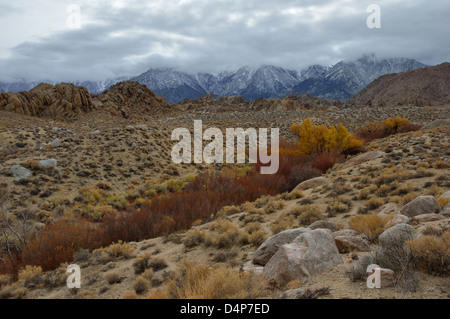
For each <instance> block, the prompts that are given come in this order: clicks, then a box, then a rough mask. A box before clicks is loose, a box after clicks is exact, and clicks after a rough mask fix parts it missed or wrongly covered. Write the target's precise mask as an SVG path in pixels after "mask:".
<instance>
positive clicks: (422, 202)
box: [400, 195, 441, 217]
mask: <svg viewBox="0 0 450 319" xmlns="http://www.w3.org/2000/svg"><path fill="white" fill-rule="evenodd" d="M440 210H441V206H439V203H438V202H437V200H436V198H434V196H432V195H429V196H419V197H417V198H415V199H413V200H412V201H410V202H409V203H408V204H406V205H405V206H403V208H402V209H401V210H400V213H401V214H402V215H405V216H408V217H414V216H417V215H423V214H432V213H439V211H440Z"/></svg>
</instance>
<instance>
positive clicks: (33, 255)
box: [21, 220, 110, 271]
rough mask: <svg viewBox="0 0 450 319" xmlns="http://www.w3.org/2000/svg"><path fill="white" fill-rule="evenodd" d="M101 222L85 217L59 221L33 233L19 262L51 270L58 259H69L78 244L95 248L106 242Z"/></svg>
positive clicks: (60, 261) (58, 261)
mask: <svg viewBox="0 0 450 319" xmlns="http://www.w3.org/2000/svg"><path fill="white" fill-rule="evenodd" d="M109 243H110V242H109V240H108V238H106V237H105V236H104V231H103V229H102V227H101V226H97V225H94V224H92V223H88V222H86V221H84V220H79V221H76V222H75V223H73V222H68V221H58V222H56V223H55V224H50V225H48V226H46V227H45V229H44V230H42V231H41V232H39V233H38V234H37V235H36V236H34V237H33V238H32V239H31V240H30V242H29V243H28V245H27V246H25V248H24V249H23V251H22V261H21V262H22V264H23V265H34V266H41V267H42V270H44V271H47V270H52V269H55V268H57V267H58V266H59V265H60V264H61V263H64V262H68V261H71V260H72V258H73V255H74V253H75V252H77V251H78V250H79V249H81V248H85V249H95V248H99V247H101V246H103V245H105V244H109Z"/></svg>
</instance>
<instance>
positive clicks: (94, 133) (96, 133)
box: [91, 130, 100, 136]
mask: <svg viewBox="0 0 450 319" xmlns="http://www.w3.org/2000/svg"><path fill="white" fill-rule="evenodd" d="M99 134H100V130H96V131H94V132H91V136H95V135H99Z"/></svg>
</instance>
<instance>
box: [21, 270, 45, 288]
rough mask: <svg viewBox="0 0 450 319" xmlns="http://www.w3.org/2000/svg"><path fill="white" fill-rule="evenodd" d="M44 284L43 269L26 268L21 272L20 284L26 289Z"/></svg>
mask: <svg viewBox="0 0 450 319" xmlns="http://www.w3.org/2000/svg"><path fill="white" fill-rule="evenodd" d="M42 282H43V279H42V268H41V267H38V266H30V265H28V266H25V268H23V269H22V270H20V271H19V283H21V284H23V285H24V286H25V287H30V286H34V285H37V284H40V283H42Z"/></svg>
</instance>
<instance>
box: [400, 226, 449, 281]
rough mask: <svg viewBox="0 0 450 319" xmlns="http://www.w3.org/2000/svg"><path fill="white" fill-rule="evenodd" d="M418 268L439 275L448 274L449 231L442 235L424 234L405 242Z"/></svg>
mask: <svg viewBox="0 0 450 319" xmlns="http://www.w3.org/2000/svg"><path fill="white" fill-rule="evenodd" d="M407 246H408V247H409V249H411V252H412V254H413V256H414V264H415V265H416V267H417V268H418V269H420V270H423V271H425V272H427V273H429V274H436V275H440V276H448V275H450V231H446V232H445V233H444V234H443V235H442V237H437V236H430V235H425V236H422V237H419V238H416V239H413V240H411V241H409V242H408V243H407Z"/></svg>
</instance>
